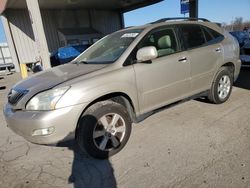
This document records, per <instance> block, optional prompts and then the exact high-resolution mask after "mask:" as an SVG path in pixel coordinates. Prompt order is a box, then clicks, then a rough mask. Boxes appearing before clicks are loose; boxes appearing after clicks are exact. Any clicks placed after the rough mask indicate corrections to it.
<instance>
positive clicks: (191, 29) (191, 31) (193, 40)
mask: <svg viewBox="0 0 250 188" xmlns="http://www.w3.org/2000/svg"><path fill="white" fill-rule="evenodd" d="M181 34H182V38H183V41H184V45H185V47H186V48H187V49H190V48H195V47H199V46H202V45H203V44H205V43H206V40H205V37H204V34H203V31H202V30H201V27H200V26H199V25H190V24H188V25H181Z"/></svg>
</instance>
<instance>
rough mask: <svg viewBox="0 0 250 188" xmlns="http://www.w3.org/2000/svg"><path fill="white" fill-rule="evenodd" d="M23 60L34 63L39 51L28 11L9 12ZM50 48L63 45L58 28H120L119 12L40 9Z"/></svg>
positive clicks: (20, 56) (113, 29)
mask: <svg viewBox="0 0 250 188" xmlns="http://www.w3.org/2000/svg"><path fill="white" fill-rule="evenodd" d="M6 14H7V17H8V21H9V23H10V29H11V32H12V36H13V39H14V43H15V47H16V51H17V53H18V58H19V60H20V62H34V61H36V57H37V56H38V53H37V51H36V44H35V41H34V35H33V31H32V27H31V21H30V18H29V14H28V11H27V10H26V9H25V10H24V9H19V10H17V9H9V10H7V12H6ZM41 15H42V19H43V25H44V30H45V35H46V39H47V43H48V48H49V51H50V52H51V53H52V52H54V51H55V50H56V49H58V48H59V47H60V44H59V38H58V30H57V29H58V28H77V27H93V28H94V29H95V30H97V31H99V32H100V33H101V34H102V35H103V36H104V35H106V34H109V33H111V32H114V31H116V30H119V29H120V28H121V22H120V14H119V13H118V12H115V11H105V10H86V9H84V10H41Z"/></svg>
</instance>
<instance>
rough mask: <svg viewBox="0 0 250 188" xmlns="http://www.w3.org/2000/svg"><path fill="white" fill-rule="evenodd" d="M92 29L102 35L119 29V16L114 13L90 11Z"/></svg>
mask: <svg viewBox="0 0 250 188" xmlns="http://www.w3.org/2000/svg"><path fill="white" fill-rule="evenodd" d="M91 21H92V25H93V28H94V29H96V30H97V31H100V32H101V33H103V34H104V35H107V34H109V33H111V32H114V31H117V30H119V29H121V22H120V14H119V13H118V12H115V11H102V10H92V11H91Z"/></svg>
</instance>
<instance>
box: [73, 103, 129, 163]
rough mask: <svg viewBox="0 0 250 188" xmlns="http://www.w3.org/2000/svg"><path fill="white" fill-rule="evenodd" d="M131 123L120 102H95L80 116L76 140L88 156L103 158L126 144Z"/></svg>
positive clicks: (116, 151)
mask: <svg viewBox="0 0 250 188" xmlns="http://www.w3.org/2000/svg"><path fill="white" fill-rule="evenodd" d="M131 124H132V123H131V120H130V118H129V115H128V113H127V110H126V108H125V107H124V106H122V105H121V104H119V103H115V102H113V101H102V102H97V103H96V104H94V105H92V106H91V107H89V108H88V109H87V111H86V112H85V113H84V114H83V116H82V117H81V119H80V123H79V127H78V130H77V142H78V144H79V146H80V148H81V149H82V150H85V151H86V152H87V153H88V154H89V155H90V156H92V157H94V158H99V159H105V158H108V157H109V156H112V155H114V154H116V153H118V152H119V151H120V150H121V149H122V148H123V147H124V146H125V145H126V143H127V141H128V139H129V137H130V133H131Z"/></svg>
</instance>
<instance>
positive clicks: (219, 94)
mask: <svg viewBox="0 0 250 188" xmlns="http://www.w3.org/2000/svg"><path fill="white" fill-rule="evenodd" d="M232 87H233V75H232V73H231V72H230V71H229V70H228V68H227V67H221V68H220V69H219V71H218V73H217V74H216V76H215V79H214V82H213V84H212V87H211V89H210V91H209V94H208V99H209V100H210V102H212V103H215V104H220V103H223V102H226V101H227V99H228V98H229V97H230V94H231V92H232Z"/></svg>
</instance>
